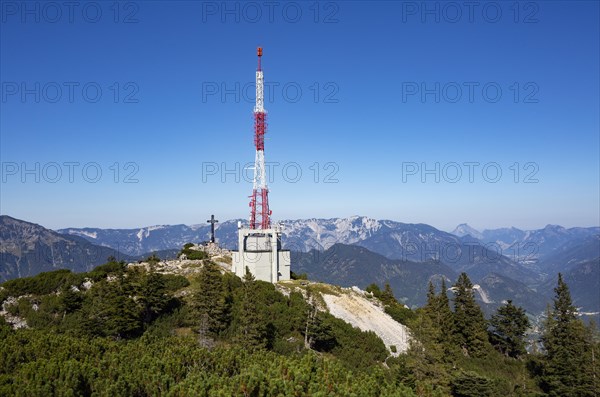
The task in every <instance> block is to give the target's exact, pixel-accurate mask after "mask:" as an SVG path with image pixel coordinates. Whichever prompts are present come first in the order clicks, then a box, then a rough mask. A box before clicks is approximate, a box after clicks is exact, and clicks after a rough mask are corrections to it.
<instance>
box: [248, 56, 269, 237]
mask: <svg viewBox="0 0 600 397" xmlns="http://www.w3.org/2000/svg"><path fill="white" fill-rule="evenodd" d="M257 55H258V68H257V69H256V105H254V144H255V146H256V158H255V160H254V182H253V188H252V196H250V229H269V228H270V227H271V211H270V210H269V189H268V188H267V176H266V170H265V133H266V132H267V123H266V120H267V112H266V111H265V107H264V102H265V101H264V80H263V72H262V68H261V65H260V59H261V57H262V47H258V49H257Z"/></svg>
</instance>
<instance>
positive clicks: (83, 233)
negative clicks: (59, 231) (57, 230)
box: [66, 229, 98, 239]
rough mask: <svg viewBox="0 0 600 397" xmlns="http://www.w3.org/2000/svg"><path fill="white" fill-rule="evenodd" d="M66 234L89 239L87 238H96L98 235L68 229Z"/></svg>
mask: <svg viewBox="0 0 600 397" xmlns="http://www.w3.org/2000/svg"><path fill="white" fill-rule="evenodd" d="M66 234H70V235H73V236H80V237H89V238H93V239H95V238H98V233H97V232H87V231H85V230H77V229H69V230H67V231H66Z"/></svg>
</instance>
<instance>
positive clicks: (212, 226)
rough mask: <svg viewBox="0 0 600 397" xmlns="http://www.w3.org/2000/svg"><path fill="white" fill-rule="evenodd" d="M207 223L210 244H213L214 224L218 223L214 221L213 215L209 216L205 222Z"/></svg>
mask: <svg viewBox="0 0 600 397" xmlns="http://www.w3.org/2000/svg"><path fill="white" fill-rule="evenodd" d="M206 222H207V223H210V242H211V243H214V242H215V223H218V222H219V221H218V220H216V219H215V216H214V215H211V216H210V219H209V220H207V221H206Z"/></svg>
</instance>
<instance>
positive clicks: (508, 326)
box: [490, 300, 530, 358]
mask: <svg viewBox="0 0 600 397" xmlns="http://www.w3.org/2000/svg"><path fill="white" fill-rule="evenodd" d="M490 325H491V326H492V331H491V339H492V344H493V345H494V346H495V347H496V348H497V349H498V350H499V351H500V353H502V354H504V355H506V356H507V357H513V358H518V357H521V356H523V355H524V354H525V353H527V352H526V350H525V339H524V337H525V331H527V328H529V325H530V324H529V319H528V318H527V315H526V314H525V309H523V308H522V307H517V306H515V305H513V304H512V301H510V300H509V301H508V302H507V303H506V305H504V306H501V307H499V308H498V311H497V313H496V314H494V315H493V316H492V318H491V320H490Z"/></svg>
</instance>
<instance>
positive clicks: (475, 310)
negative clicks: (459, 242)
mask: <svg viewBox="0 0 600 397" xmlns="http://www.w3.org/2000/svg"><path fill="white" fill-rule="evenodd" d="M454 289H455V291H454V330H453V331H454V332H453V336H454V340H455V342H456V344H457V345H458V346H460V348H461V349H462V352H463V354H464V355H465V356H475V357H478V356H482V355H483V354H485V350H486V346H487V344H488V342H487V329H486V328H487V327H486V322H485V319H484V317H483V312H482V311H481V308H480V307H479V305H477V303H476V302H475V297H474V295H473V284H472V283H471V280H469V276H467V274H466V273H461V274H460V276H459V277H458V280H457V281H456V284H454Z"/></svg>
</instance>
